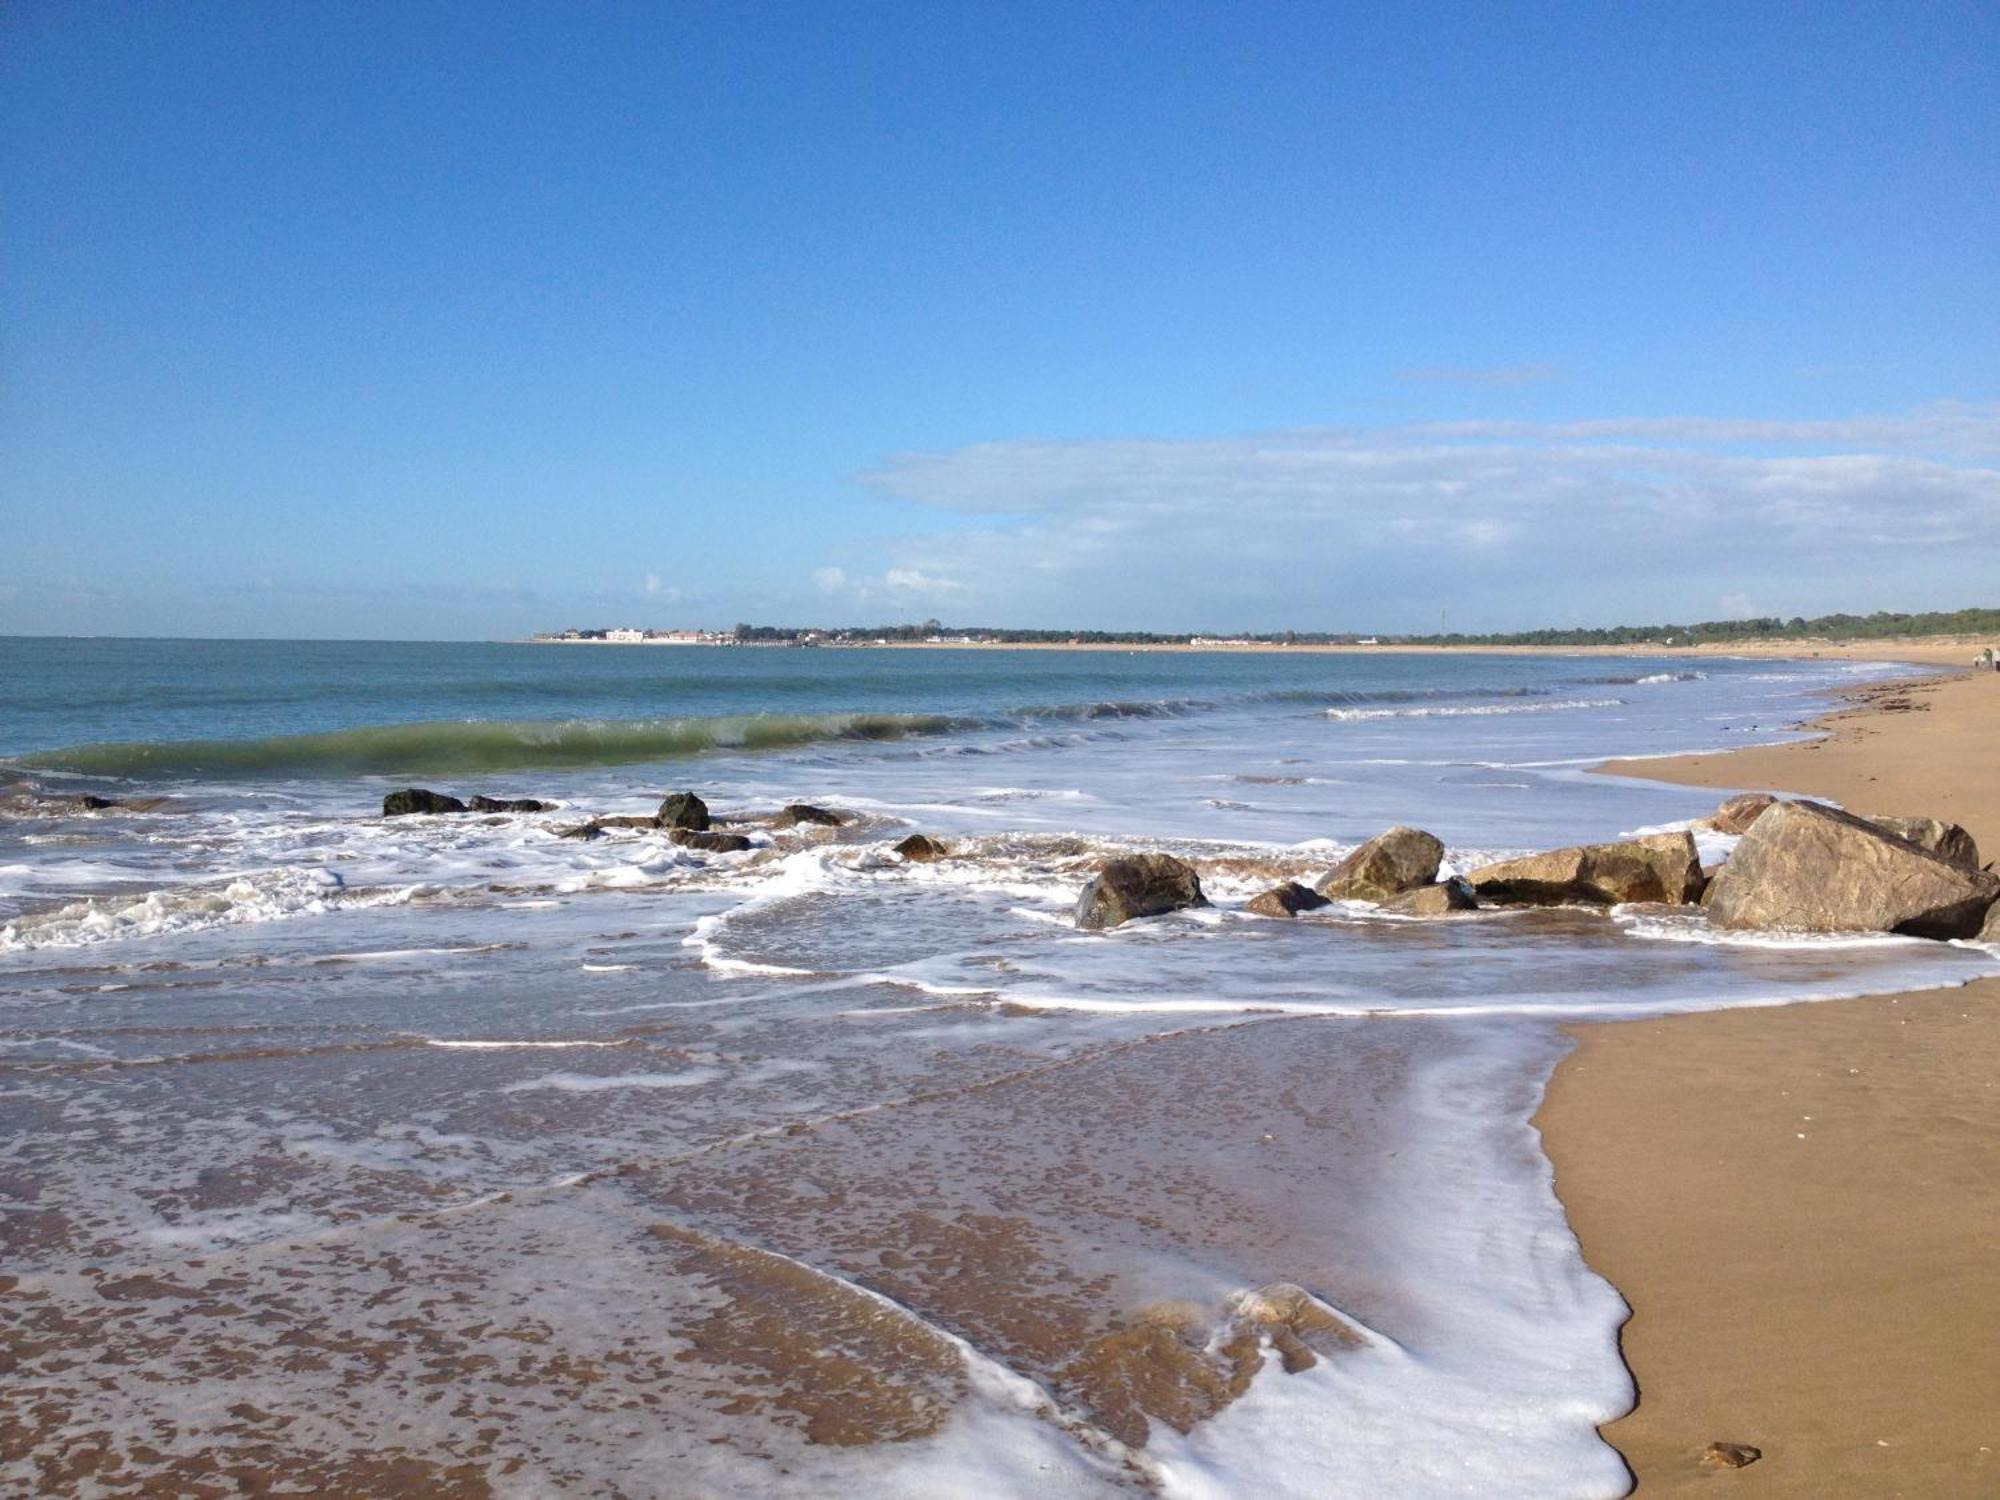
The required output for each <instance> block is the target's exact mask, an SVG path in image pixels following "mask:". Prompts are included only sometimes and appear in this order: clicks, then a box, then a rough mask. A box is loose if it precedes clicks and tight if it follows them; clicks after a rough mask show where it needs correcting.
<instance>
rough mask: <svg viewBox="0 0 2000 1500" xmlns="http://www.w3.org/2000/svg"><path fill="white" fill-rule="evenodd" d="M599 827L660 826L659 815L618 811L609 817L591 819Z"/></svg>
mask: <svg viewBox="0 0 2000 1500" xmlns="http://www.w3.org/2000/svg"><path fill="white" fill-rule="evenodd" d="M591 821H592V822H594V823H595V824H596V825H597V826H598V827H599V828H658V827H659V826H660V819H659V816H658V815H657V814H655V813H616V814H613V815H612V816H610V817H607V818H593V819H592V820H591Z"/></svg>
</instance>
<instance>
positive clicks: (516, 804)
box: [472, 797, 556, 813]
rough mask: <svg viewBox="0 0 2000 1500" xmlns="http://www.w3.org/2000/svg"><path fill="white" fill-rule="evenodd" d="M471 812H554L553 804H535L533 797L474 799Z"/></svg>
mask: <svg viewBox="0 0 2000 1500" xmlns="http://www.w3.org/2000/svg"><path fill="white" fill-rule="evenodd" d="M472 810H473V811H474V812H478V813H531V812H554V811H555V810H556V805H555V803H553V802H537V801H536V800H535V799H534V798H533V797H474V798H473V799H472Z"/></svg>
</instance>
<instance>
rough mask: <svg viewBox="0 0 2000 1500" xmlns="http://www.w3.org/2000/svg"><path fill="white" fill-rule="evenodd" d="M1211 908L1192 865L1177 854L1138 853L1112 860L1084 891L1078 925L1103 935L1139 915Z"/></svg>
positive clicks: (1087, 930) (1156, 914)
mask: <svg viewBox="0 0 2000 1500" xmlns="http://www.w3.org/2000/svg"><path fill="white" fill-rule="evenodd" d="M1206 905H1208V898H1207V897H1206V896H1204V895H1203V894H1202V893H1201V877H1200V876H1198V875H1196V874H1195V872H1194V867H1193V866H1192V865H1190V864H1188V863H1187V862H1186V861H1185V860H1179V859H1175V858H1174V857H1173V856H1172V855H1171V854H1135V855H1132V856H1130V857H1129V858H1126V859H1114V860H1112V861H1110V862H1109V863H1108V864H1106V865H1105V866H1104V868H1103V869H1101V870H1099V871H1098V872H1097V875H1096V877H1095V878H1093V879H1092V880H1091V882H1090V884H1088V885H1086V886H1085V887H1084V888H1083V894H1082V895H1081V896H1079V897H1077V901H1076V925H1077V926H1078V927H1080V928H1082V929H1083V930H1084V931H1086V932H1101V931H1103V930H1104V929H1106V928H1110V927H1117V926H1120V925H1121V924H1123V923H1126V922H1130V921H1131V920H1133V919H1134V918H1135V917H1157V916H1160V915H1161V914H1163V913H1165V912H1170V911H1178V910H1180V909H1181V908H1182V907H1188V906H1206Z"/></svg>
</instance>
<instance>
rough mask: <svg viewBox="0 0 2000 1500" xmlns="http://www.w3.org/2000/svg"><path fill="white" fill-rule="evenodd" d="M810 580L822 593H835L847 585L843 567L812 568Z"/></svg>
mask: <svg viewBox="0 0 2000 1500" xmlns="http://www.w3.org/2000/svg"><path fill="white" fill-rule="evenodd" d="M812 581H813V584H814V586H815V587H816V588H818V589H819V591H820V592H821V593H823V594H837V593H839V592H840V590H842V589H843V588H845V587H847V572H846V570H845V569H843V568H814V569H813V572H812Z"/></svg>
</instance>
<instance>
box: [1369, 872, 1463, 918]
mask: <svg viewBox="0 0 2000 1500" xmlns="http://www.w3.org/2000/svg"><path fill="white" fill-rule="evenodd" d="M1478 905H1479V898H1478V897H1476V896H1474V895H1473V894H1472V887H1471V886H1469V885H1467V884H1466V883H1465V882H1464V881H1463V880H1441V881H1439V882H1437V883H1436V884H1435V885H1420V886H1418V887H1417V888H1416V889H1415V890H1414V891H1405V892H1403V894H1402V895H1400V896H1396V897H1394V898H1392V899H1390V900H1388V901H1384V902H1383V903H1382V910H1384V911H1386V912H1394V913H1396V915H1398V916H1403V917H1443V916H1449V915H1450V914H1451V913H1452V912H1455V911H1472V910H1475V909H1476V908H1477V907H1478Z"/></svg>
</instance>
